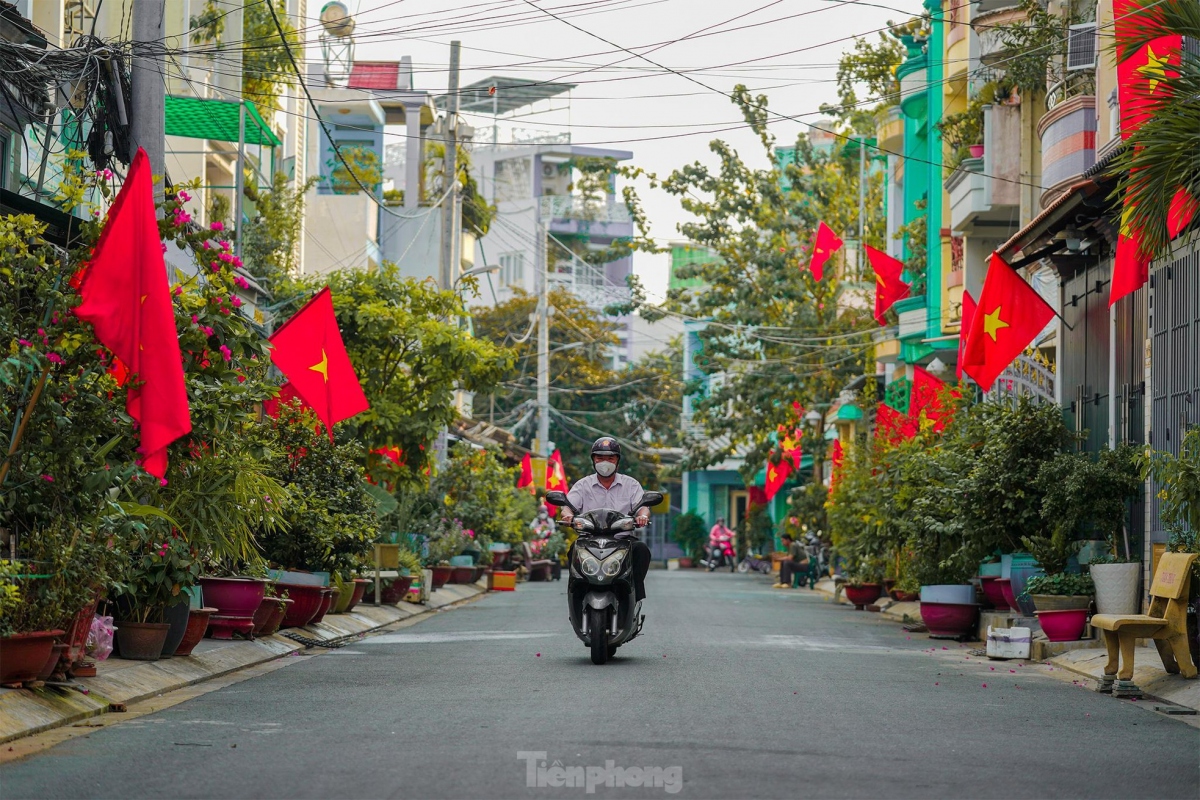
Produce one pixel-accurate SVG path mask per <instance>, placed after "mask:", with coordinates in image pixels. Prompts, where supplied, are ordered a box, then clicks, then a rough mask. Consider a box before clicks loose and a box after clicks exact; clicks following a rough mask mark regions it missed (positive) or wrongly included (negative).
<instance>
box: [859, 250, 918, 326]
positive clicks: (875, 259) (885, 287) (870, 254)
mask: <svg viewBox="0 0 1200 800" xmlns="http://www.w3.org/2000/svg"><path fill="white" fill-rule="evenodd" d="M866 247H867V260H868V261H870V262H871V269H873V270H875V321H876V322H878V323H879V324H880V325H886V324H887V318H886V317H884V314H886V313H887V310H888V309H889V308H891V307H892V306H893V305H894V304H895V303H896V301H897V300H903V299H904V298H906V297H908V289H909V286H908V284H907V283H905V282H904V281H902V280H900V275H901V274H902V273H903V272H904V262H903V261H900V260H899V259H896V258H892V257H891V256H889V255H888V254H887V253H885V252H883V251H882V250H876V249H875V248H874V247H871V245H867V246H866Z"/></svg>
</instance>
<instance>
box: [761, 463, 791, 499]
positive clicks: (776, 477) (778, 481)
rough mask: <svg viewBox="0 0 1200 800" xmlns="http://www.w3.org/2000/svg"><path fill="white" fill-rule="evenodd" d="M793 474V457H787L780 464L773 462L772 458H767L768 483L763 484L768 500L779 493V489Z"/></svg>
mask: <svg viewBox="0 0 1200 800" xmlns="http://www.w3.org/2000/svg"><path fill="white" fill-rule="evenodd" d="M791 474H792V461H791V459H789V458H785V459H783V460H782V461H780V462H779V463H778V464H772V463H771V459H769V458H768V459H767V481H766V485H764V486H763V491H764V492H765V493H766V498H767V500H768V501H769V500H770V499H771V498H773V497H774V496H775V495H777V494H778V493H779V490H780V489H782V488H783V485H784V484H785V483H787V479H788V478H789V477H790V476H791Z"/></svg>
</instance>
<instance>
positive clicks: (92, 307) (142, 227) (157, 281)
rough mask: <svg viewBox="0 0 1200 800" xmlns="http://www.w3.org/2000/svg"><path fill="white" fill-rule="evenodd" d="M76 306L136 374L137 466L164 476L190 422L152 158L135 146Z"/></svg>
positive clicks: (131, 400) (132, 395)
mask: <svg viewBox="0 0 1200 800" xmlns="http://www.w3.org/2000/svg"><path fill="white" fill-rule="evenodd" d="M79 295H80V297H81V298H82V299H83V301H82V302H81V303H80V304H79V306H78V307H77V308H76V309H75V314H76V316H78V317H79V318H80V319H82V320H86V321H87V322H90V323H92V327H93V328H94V329H95V331H96V339H98V340H99V342H100V343H101V344H102V345H104V346H105V347H107V348H108V349H109V350H111V351H112V353H113V355H114V356H116V357H117V359H119V361H120V363H121V364H122V365H124V368H125V369H126V370H128V372H129V373H131V374H132V376H133V380H134V381H135V382H136V384H135V386H134V388H131V389H130V390H129V396H128V399H127V406H126V407H127V409H128V411H129V416H131V417H133V418H134V419H135V420H137V423H138V434H139V436H140V440H141V441H140V444H139V446H138V452H139V453H141V455H142V461H141V465H142V468H143V469H145V470H146V471H147V472H149V473H150V474H151V475H153V476H155V477H156V478H159V479H160V480H161V479H163V478H164V477H165V476H166V474H167V445H169V444H171V442H173V441H175V440H176V439H178V438H179V437H181V436H186V435H187V434H188V433H190V432H191V430H192V420H191V415H190V414H189V412H188V396H187V384H186V382H185V380H184V375H183V358H182V356H181V355H180V353H179V334H178V332H177V331H176V329H175V309H174V306H173V305H172V303H171V288H170V286H169V285H168V282H167V265H166V262H164V261H163V244H162V240H161V239H160V238H159V235H158V219H157V217H156V216H155V211H154V181H153V179H152V178H151V176H150V159H149V158H148V157H147V156H146V152H145V151H144V150H142V149H141V148H138V151H137V155H135V156H134V158H133V164H132V165H131V166H130V167H129V175H128V177H126V179H125V184H124V185H123V186H122V187H121V191H120V192H118V194H117V199H116V200H114V201H113V205H112V208H111V209H110V210H109V213H108V221H107V222H106V223H105V225H104V230H103V231H102V232H101V233H100V239H99V241H98V242H96V249H95V251H94V252H93V255H92V259H91V263H90V264H89V266H88V267H87V271H86V272H85V273H84V274H83V276H82V278H81V281H80V288H79Z"/></svg>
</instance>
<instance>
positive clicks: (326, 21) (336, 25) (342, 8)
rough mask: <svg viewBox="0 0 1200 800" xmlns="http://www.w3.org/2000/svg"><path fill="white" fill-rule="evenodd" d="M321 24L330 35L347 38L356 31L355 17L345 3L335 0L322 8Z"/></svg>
mask: <svg viewBox="0 0 1200 800" xmlns="http://www.w3.org/2000/svg"><path fill="white" fill-rule="evenodd" d="M320 19H321V26H322V27H323V28H325V32H326V33H328V34H329V35H330V36H337V37H339V38H345V37H347V36H349V35H350V34H352V33H354V18H353V17H351V16H350V9H348V8H346V4H345V3H341V2H338V0H333V2H331V3H326V4H325V5H324V6H323V7H322V8H321V17H320Z"/></svg>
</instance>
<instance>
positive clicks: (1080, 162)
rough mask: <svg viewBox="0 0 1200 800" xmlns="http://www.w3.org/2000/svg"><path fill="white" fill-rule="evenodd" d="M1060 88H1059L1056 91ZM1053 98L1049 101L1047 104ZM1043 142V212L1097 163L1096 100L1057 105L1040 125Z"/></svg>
mask: <svg viewBox="0 0 1200 800" xmlns="http://www.w3.org/2000/svg"><path fill="white" fill-rule="evenodd" d="M1055 88H1057V87H1055ZM1049 100H1050V98H1049V97H1047V104H1049ZM1038 136H1039V137H1041V140H1042V185H1043V186H1045V187H1047V188H1046V190H1045V191H1044V192H1042V197H1041V202H1042V208H1046V207H1047V206H1048V205H1050V204H1051V203H1053V202H1054V201H1055V200H1056V199H1057V198H1058V197H1059V196H1060V195H1062V193H1063V192H1065V191H1066V190H1067V189H1069V188H1070V187H1071V186H1072V185H1073V184H1075V183H1078V182H1079V181H1080V180H1081V179H1082V177H1083V173H1084V172H1086V171H1087V170H1088V168H1090V167H1091V166H1092V165H1093V164H1095V163H1096V98H1095V96H1094V95H1076V96H1074V97H1070V98H1068V99H1065V100H1059V101H1057V102H1056V103H1055V104H1054V106H1053V107H1052V108H1051V109H1050V110H1049V111H1047V112H1046V116H1044V117H1042V119H1041V121H1040V122H1039V123H1038Z"/></svg>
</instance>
